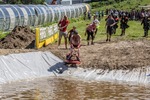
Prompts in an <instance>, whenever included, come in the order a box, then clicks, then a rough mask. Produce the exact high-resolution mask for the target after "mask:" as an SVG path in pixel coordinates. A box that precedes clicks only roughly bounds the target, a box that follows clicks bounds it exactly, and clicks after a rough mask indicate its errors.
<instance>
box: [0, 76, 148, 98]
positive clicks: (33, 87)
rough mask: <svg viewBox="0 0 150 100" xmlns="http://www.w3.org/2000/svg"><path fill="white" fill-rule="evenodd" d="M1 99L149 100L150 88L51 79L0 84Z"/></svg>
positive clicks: (126, 84) (116, 83) (114, 83)
mask: <svg viewBox="0 0 150 100" xmlns="http://www.w3.org/2000/svg"><path fill="white" fill-rule="evenodd" d="M0 100H150V87H149V86H145V85H140V84H139V85H137V84H136V85H135V84H134V85H133V84H132V85H131V84H128V83H125V84H124V83H123V82H122V83H118V82H100V81H97V82H96V81H85V80H79V79H75V78H74V79H72V78H69V77H68V78H66V77H65V78H64V77H59V78H58V77H49V78H41V79H34V80H31V79H30V80H28V81H20V82H13V83H7V84H3V85H0Z"/></svg>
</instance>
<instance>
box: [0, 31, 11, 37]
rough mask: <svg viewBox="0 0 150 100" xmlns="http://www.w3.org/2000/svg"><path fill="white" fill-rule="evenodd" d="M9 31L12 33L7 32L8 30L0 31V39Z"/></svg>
mask: <svg viewBox="0 0 150 100" xmlns="http://www.w3.org/2000/svg"><path fill="white" fill-rule="evenodd" d="M9 33H10V32H7V31H6V32H2V31H0V39H2V38H4V37H6V36H7V35H8V34H9Z"/></svg>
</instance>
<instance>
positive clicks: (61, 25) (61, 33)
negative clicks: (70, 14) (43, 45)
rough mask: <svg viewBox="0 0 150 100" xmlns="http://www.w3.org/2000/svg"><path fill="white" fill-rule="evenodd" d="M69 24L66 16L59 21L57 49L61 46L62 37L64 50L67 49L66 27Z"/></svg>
mask: <svg viewBox="0 0 150 100" xmlns="http://www.w3.org/2000/svg"><path fill="white" fill-rule="evenodd" d="M68 24H69V20H68V18H67V16H64V18H63V19H62V20H60V21H59V23H58V27H59V39H58V47H59V46H60V44H61V38H62V36H64V39H65V48H66V49H67V27H68Z"/></svg>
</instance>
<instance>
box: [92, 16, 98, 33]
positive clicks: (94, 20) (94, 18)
mask: <svg viewBox="0 0 150 100" xmlns="http://www.w3.org/2000/svg"><path fill="white" fill-rule="evenodd" d="M93 22H95V24H96V30H95V35H96V33H97V31H98V28H99V24H100V22H99V20H98V19H97V17H96V16H93ZM93 22H92V23H93Z"/></svg>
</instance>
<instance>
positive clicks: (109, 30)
mask: <svg viewBox="0 0 150 100" xmlns="http://www.w3.org/2000/svg"><path fill="white" fill-rule="evenodd" d="M115 24H116V22H115V20H114V19H113V17H112V15H109V16H108V18H107V19H106V32H107V39H106V41H111V35H112V34H113V26H114V25H115Z"/></svg>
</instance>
